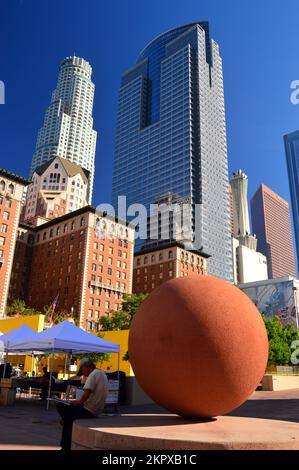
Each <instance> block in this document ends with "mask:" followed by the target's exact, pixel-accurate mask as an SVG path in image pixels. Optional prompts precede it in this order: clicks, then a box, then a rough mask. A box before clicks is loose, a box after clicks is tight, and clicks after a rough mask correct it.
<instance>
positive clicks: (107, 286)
mask: <svg viewBox="0 0 299 470" xmlns="http://www.w3.org/2000/svg"><path fill="white" fill-rule="evenodd" d="M89 285H90V287H91V286H93V287H100V288H101V289H108V290H113V291H115V292H120V293H121V294H125V293H126V289H123V288H122V287H116V286H112V285H110V284H105V283H104V282H97V281H92V280H91V281H89Z"/></svg>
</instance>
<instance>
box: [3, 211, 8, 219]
mask: <svg viewBox="0 0 299 470" xmlns="http://www.w3.org/2000/svg"><path fill="white" fill-rule="evenodd" d="M3 220H9V212H6V211H4V212H3Z"/></svg>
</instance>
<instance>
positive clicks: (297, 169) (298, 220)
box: [284, 130, 299, 263]
mask: <svg viewBox="0 0 299 470" xmlns="http://www.w3.org/2000/svg"><path fill="white" fill-rule="evenodd" d="M284 145H285V152H286V158H287V167H288V175H289V185H290V193H291V202H292V213H293V223H294V232H295V243H296V251H297V260H298V263H299V130H297V131H294V132H291V133H290V134H286V135H285V136H284Z"/></svg>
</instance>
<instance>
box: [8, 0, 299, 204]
mask: <svg viewBox="0 0 299 470" xmlns="http://www.w3.org/2000/svg"><path fill="white" fill-rule="evenodd" d="M203 19H207V20H209V22H210V29H211V36H212V37H213V38H214V39H215V40H216V41H217V42H218V43H219V44H220V50H221V54H222V58H223V67H224V86H225V98H226V114H227V131H228V156H229V166H230V172H231V171H233V170H235V169H238V168H242V169H243V170H244V171H245V172H246V173H247V174H248V176H249V186H250V187H249V189H250V195H251V194H252V193H253V192H254V191H255V190H256V188H257V186H258V185H259V184H260V183H261V182H264V183H265V184H267V185H269V186H270V187H271V188H272V189H273V190H274V191H277V192H278V193H279V194H280V195H281V196H282V197H285V198H286V199H289V189H288V181H287V173H286V164H285V155H284V148H283V139H282V136H283V134H284V133H285V132H287V131H291V130H294V129H297V128H299V106H294V105H292V104H291V103H290V98H289V97H290V82H291V81H292V80H296V79H299V51H298V44H299V28H298V2H297V0H284V1H282V0H262V1H261V0H150V1H149V0H148V1H144V0H110V1H109V2H108V1H104V0H43V1H40V0H0V80H3V81H4V82H5V85H6V104H5V105H1V106H0V166H1V167H4V168H7V169H9V170H11V171H14V172H16V173H19V174H21V175H24V176H27V175H28V172H29V167H30V162H31V157H32V153H33V151H34V146H35V142H36V135H37V130H38V128H39V127H41V125H42V122H43V117H44V112H45V110H46V107H47V106H48V104H49V102H50V97H51V92H52V90H53V89H54V88H55V85H56V79H57V70H58V66H59V63H60V61H61V60H62V59H63V58H64V57H65V56H68V55H71V54H73V53H74V52H75V53H76V55H80V56H82V57H84V58H86V59H88V60H89V61H90V62H91V64H92V66H93V70H94V73H93V80H94V82H95V85H96V96H95V109H94V121H95V124H94V125H95V128H96V129H97V131H98V133H99V137H98V145H97V155H96V164H97V171H96V180H95V194H94V203H95V204H98V203H100V202H110V196H111V175H112V163H113V149H114V133H115V120H116V109H117V96H118V90H119V84H120V76H121V73H122V72H123V71H125V70H126V69H127V68H129V67H130V66H131V65H133V63H134V61H135V59H136V57H137V55H138V53H139V51H140V50H141V49H142V48H143V47H144V45H145V44H146V43H147V42H148V41H150V40H152V39H153V38H154V37H155V36H156V35H158V34H160V33H161V32H163V31H165V30H167V29H169V28H172V27H174V26H177V25H179V24H183V23H186V22H191V21H196V20H203Z"/></svg>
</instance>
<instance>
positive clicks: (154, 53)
mask: <svg viewBox="0 0 299 470" xmlns="http://www.w3.org/2000/svg"><path fill="white" fill-rule="evenodd" d="M169 193H170V194H174V195H175V197H181V198H189V199H190V201H191V205H192V212H191V216H190V217H191V221H190V224H191V227H192V231H193V234H194V236H195V241H196V247H197V248H201V249H202V250H203V251H204V252H206V253H208V254H209V255H211V258H210V259H209V273H210V274H213V275H216V276H219V277H222V278H224V279H227V280H229V281H231V280H232V253H231V236H230V206H229V193H228V169H227V148H226V125H225V110H224V96H223V78H222V61H221V57H220V55H219V48H218V45H217V44H216V43H215V42H214V41H213V40H211V39H210V37H209V25H208V23H207V22H205V21H204V22H196V23H191V24H187V25H184V26H179V27H177V28H174V29H172V30H170V31H167V32H166V33H163V34H161V35H160V36H158V37H157V38H156V39H154V40H153V41H152V42H150V43H149V44H148V45H147V46H146V47H145V48H144V49H143V50H142V51H141V53H140V54H139V57H138V58H137V61H136V63H135V65H133V66H132V67H131V68H130V69H129V70H127V71H126V72H125V73H124V74H123V76H122V80H121V88H120V94H119V107H118V122H117V131H116V149H115V160H114V173H113V194H112V200H113V204H114V207H115V208H117V197H118V196H121V195H125V196H126V197H127V204H133V203H139V204H144V205H145V206H146V207H147V208H148V207H149V205H150V204H151V203H153V202H154V201H155V200H157V199H160V198H163V197H164V196H165V195H166V194H169Z"/></svg>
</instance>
